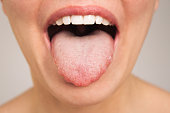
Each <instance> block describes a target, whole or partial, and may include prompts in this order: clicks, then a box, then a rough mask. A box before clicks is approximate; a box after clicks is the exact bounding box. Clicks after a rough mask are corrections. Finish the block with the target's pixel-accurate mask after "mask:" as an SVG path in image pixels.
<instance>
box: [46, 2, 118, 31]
mask: <svg viewBox="0 0 170 113" xmlns="http://www.w3.org/2000/svg"><path fill="white" fill-rule="evenodd" d="M70 15H99V16H101V17H103V18H105V19H107V20H109V21H110V23H111V24H112V25H116V27H117V28H119V25H118V21H117V19H116V17H115V15H114V14H112V13H111V12H110V11H108V10H107V9H105V8H102V7H99V6H92V5H90V6H68V7H65V8H62V9H59V10H57V11H55V12H54V13H53V14H52V15H51V16H50V17H49V18H48V19H47V22H46V24H45V30H46V29H47V27H48V26H49V25H51V24H53V23H54V22H55V21H56V20H58V19H59V18H61V17H64V16H70Z"/></svg>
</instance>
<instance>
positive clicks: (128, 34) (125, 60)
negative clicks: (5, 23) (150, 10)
mask: <svg viewBox="0 0 170 113" xmlns="http://www.w3.org/2000/svg"><path fill="white" fill-rule="evenodd" d="M54 4H55V3H54ZM113 4H114V3H113ZM47 5H48V4H47ZM114 5H115V6H109V7H108V9H110V10H111V11H112V13H114V12H115V15H118V16H116V17H118V20H120V28H119V30H120V35H119V37H120V40H119V41H118V43H117V47H116V48H117V49H116V51H115V54H114V55H113V57H114V60H112V62H111V64H110V66H109V67H108V69H107V71H106V72H105V73H104V74H103V76H102V77H101V78H100V80H98V81H96V82H95V83H93V84H91V85H89V86H88V87H75V86H74V85H70V84H68V83H67V82H65V81H64V79H63V78H62V76H60V75H59V74H58V73H57V72H58V70H57V68H56V65H55V63H54V61H53V57H52V55H51V52H50V51H51V49H50V46H49V47H47V45H48V44H49V42H48V41H49V40H48V39H44V27H43V25H44V24H40V23H45V22H46V20H47V17H49V14H50V15H51V13H54V12H55V11H54V10H53V9H56V8H54V5H52V4H50V5H49V6H51V8H50V7H49V8H50V9H51V10H50V9H49V10H47V11H44V8H45V7H42V8H40V9H41V10H42V11H41V14H40V18H41V19H44V21H43V20H42V21H41V22H37V23H39V24H40V25H38V24H37V23H33V24H34V25H33V24H31V25H30V23H28V22H20V21H18V22H16V21H15V22H16V24H15V22H13V23H12V24H13V25H12V26H14V27H16V26H17V27H16V28H17V29H15V30H14V31H15V34H16V35H17V37H18V42H19V43H20V45H21V48H22V49H23V51H24V54H25V56H26V58H27V60H28V62H29V65H30V67H31V70H32V71H33V72H34V73H36V74H34V75H33V76H34V77H35V78H36V79H37V80H38V81H39V83H41V84H43V85H44V87H46V90H47V91H49V92H50V93H51V94H52V95H53V96H54V97H55V98H56V99H58V100H61V101H62V100H64V101H65V102H70V103H75V104H76V103H81V104H83V103H84V104H90V103H97V102H99V101H102V100H103V99H105V98H106V97H107V96H108V95H111V94H112V93H113V92H114V91H115V90H116V89H117V88H118V86H119V85H120V84H121V81H123V79H124V78H126V77H127V76H128V74H129V73H130V72H131V70H132V68H133V65H134V63H135V61H136V58H137V55H138V52H139V50H140V48H141V45H142V43H143V40H144V37H145V35H146V31H147V28H148V26H146V25H145V24H144V23H147V24H148V23H149V22H150V19H148V18H149V17H148V15H147V16H144V17H143V18H140V17H141V16H138V15H137V17H138V18H137V19H139V20H140V21H137V20H135V19H133V18H132V17H131V18H132V19H131V18H130V17H128V14H127V17H126V21H125V18H124V17H125V16H124V15H123V13H122V12H121V11H122V10H121V8H119V9H120V12H119V13H120V14H118V13H116V12H118V11H116V10H115V9H114V8H115V7H119V4H114ZM116 5H117V6H116ZM100 6H102V5H100ZM103 6H104V5H103ZM112 8H113V9H112ZM49 12H51V13H49ZM130 14H134V15H135V14H136V13H135V12H132V13H130ZM122 15H123V16H122ZM122 18H123V19H122ZM129 18H130V19H129ZM13 20H14V19H13ZM13 20H12V19H11V21H13ZM30 20H31V19H30ZM130 20H132V21H130ZM148 20H149V21H148ZM135 22H136V23H135ZM125 23H126V24H125ZM143 24H144V25H143ZM36 25H37V26H38V27H37V26H36ZM148 25H149V24H148ZM23 26H24V28H27V29H25V31H24V30H23V29H22V28H23ZM141 28H142V29H141ZM136 29H138V30H136ZM134 31H136V32H134ZM26 34H29V35H28V36H26ZM28 39H29V40H28ZM45 40H46V42H45ZM47 43H48V44H47ZM134 48H135V49H134ZM76 98H77V99H76ZM91 98H92V99H93V100H92V101H89V100H90V99H91ZM74 99H75V100H76V101H74Z"/></svg>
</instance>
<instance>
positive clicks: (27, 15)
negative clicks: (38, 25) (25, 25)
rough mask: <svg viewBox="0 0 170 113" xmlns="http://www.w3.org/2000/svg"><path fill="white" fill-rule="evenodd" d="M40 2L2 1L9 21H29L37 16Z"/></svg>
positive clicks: (22, 0)
mask: <svg viewBox="0 0 170 113" xmlns="http://www.w3.org/2000/svg"><path fill="white" fill-rule="evenodd" d="M39 4H40V0H4V3H3V5H4V9H5V12H6V14H7V16H8V17H9V19H15V20H17V19H18V20H21V19H22V20H29V19H32V18H33V17H35V16H36V15H37V12H38V10H37V9H38V7H39Z"/></svg>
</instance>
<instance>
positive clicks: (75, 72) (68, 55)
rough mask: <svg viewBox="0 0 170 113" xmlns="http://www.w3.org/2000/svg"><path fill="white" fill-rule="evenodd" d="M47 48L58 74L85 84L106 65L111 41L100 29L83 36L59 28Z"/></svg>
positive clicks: (77, 83) (110, 53) (99, 73)
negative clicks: (58, 31)
mask: <svg viewBox="0 0 170 113" xmlns="http://www.w3.org/2000/svg"><path fill="white" fill-rule="evenodd" d="M51 47H52V55H53V58H54V61H55V64H56V65H57V67H58V73H59V74H60V75H62V76H64V79H65V80H66V81H67V82H70V83H72V84H74V85H75V86H87V85H89V84H90V83H92V82H94V81H96V80H98V79H99V78H100V76H101V75H102V74H103V73H104V72H105V71H106V69H107V67H108V66H109V64H110V62H111V59H112V56H113V50H114V40H113V39H112V37H111V36H110V35H108V34H107V33H105V32H103V31H96V32H94V33H93V35H87V36H84V37H78V36H75V35H73V34H71V33H70V32H66V31H62V32H60V33H58V34H57V35H55V36H54V37H53V39H52V42H51Z"/></svg>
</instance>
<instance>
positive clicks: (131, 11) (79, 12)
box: [2, 0, 158, 105]
mask: <svg viewBox="0 0 170 113" xmlns="http://www.w3.org/2000/svg"><path fill="white" fill-rule="evenodd" d="M2 4H3V10H4V13H5V14H6V15H7V17H8V19H9V22H10V24H11V27H12V30H13V32H14V34H15V36H16V39H17V41H18V43H19V46H20V47H21V50H22V52H23V54H24V56H25V58H26V60H27V62H28V64H29V66H30V70H31V73H32V78H33V81H34V85H35V88H38V89H41V90H43V91H44V92H46V93H49V94H50V95H52V96H53V97H54V98H56V99H57V100H58V101H61V102H64V103H69V104H73V105H89V104H94V103H98V102H100V101H102V100H104V99H106V98H107V97H109V96H111V95H113V94H114V93H115V92H116V90H117V89H118V88H120V87H121V85H122V84H124V83H126V80H127V79H128V78H129V76H130V74H131V71H132V69H133V67H134V65H135V63H136V59H137V57H138V55H139V52H140V49H141V47H142V45H143V42H144V40H145V37H146V35H147V32H148V28H149V26H150V22H151V19H152V15H153V13H154V11H155V9H156V8H157V5H158V0H2Z"/></svg>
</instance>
